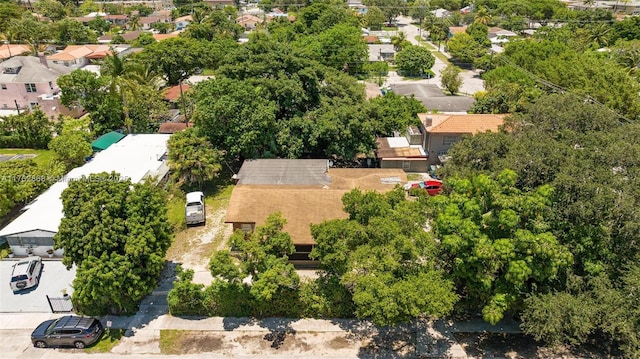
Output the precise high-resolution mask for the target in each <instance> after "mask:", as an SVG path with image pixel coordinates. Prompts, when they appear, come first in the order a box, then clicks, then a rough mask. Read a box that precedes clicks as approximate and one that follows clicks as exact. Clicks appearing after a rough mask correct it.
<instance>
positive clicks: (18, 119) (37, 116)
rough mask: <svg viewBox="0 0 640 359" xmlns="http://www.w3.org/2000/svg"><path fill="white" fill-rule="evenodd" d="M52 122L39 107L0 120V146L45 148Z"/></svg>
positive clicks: (49, 138)
mask: <svg viewBox="0 0 640 359" xmlns="http://www.w3.org/2000/svg"><path fill="white" fill-rule="evenodd" d="M52 132H53V123H52V122H51V121H50V120H49V119H48V118H47V115H46V114H45V113H44V112H42V110H40V109H39V108H36V109H35V110H34V111H32V112H31V111H26V112H23V113H21V114H19V115H9V116H7V117H5V118H3V119H2V121H0V146H1V147H5V148H7V147H8V148H35V149H40V148H45V149H46V148H47V145H48V144H49V141H51V133H52Z"/></svg>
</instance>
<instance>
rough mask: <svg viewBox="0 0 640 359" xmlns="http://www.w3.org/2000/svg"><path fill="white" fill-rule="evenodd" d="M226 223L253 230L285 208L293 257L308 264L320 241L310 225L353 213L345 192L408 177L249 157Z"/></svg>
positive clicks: (389, 185) (384, 187)
mask: <svg viewBox="0 0 640 359" xmlns="http://www.w3.org/2000/svg"><path fill="white" fill-rule="evenodd" d="M237 180H238V182H237V185H236V187H235V188H234V189H233V192H232V194H231V200H230V202H229V208H228V210H227V216H226V219H225V222H226V223H230V224H231V225H232V226H233V230H234V231H235V230H242V231H244V232H251V231H253V230H254V229H255V228H256V226H261V225H263V224H264V223H265V220H266V219H267V217H268V216H269V215H271V214H272V213H275V212H281V213H282V215H283V217H284V218H285V219H286V220H287V223H286V224H285V226H284V229H283V230H284V231H285V232H287V233H289V235H291V239H292V241H293V244H294V245H295V253H294V254H293V255H291V256H289V259H290V260H292V261H294V262H298V263H299V264H302V263H309V253H310V252H311V250H312V249H313V246H314V245H315V241H314V240H313V237H312V236H311V229H310V225H311V224H319V223H322V222H324V221H326V220H331V219H341V218H348V215H347V213H345V212H344V211H343V209H342V207H343V206H342V196H343V195H344V194H345V193H347V192H349V191H351V190H352V189H354V188H360V189H361V190H364V191H369V190H376V191H379V192H387V191H390V190H392V189H393V188H395V186H396V185H399V184H402V183H404V182H406V180H407V176H406V174H405V172H404V171H403V170H401V169H386V168H332V167H331V166H330V161H329V160H322V159H299V160H290V159H260V160H247V161H245V162H244V163H243V164H242V167H241V168H240V171H239V172H238V174H237Z"/></svg>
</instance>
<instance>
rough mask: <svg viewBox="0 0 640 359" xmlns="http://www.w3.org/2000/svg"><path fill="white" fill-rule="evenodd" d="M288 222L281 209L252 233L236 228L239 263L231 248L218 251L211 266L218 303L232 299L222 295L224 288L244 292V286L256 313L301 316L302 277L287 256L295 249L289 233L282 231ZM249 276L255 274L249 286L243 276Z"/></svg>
mask: <svg viewBox="0 0 640 359" xmlns="http://www.w3.org/2000/svg"><path fill="white" fill-rule="evenodd" d="M285 223H286V220H285V219H284V218H283V217H282V214H281V213H279V212H277V213H273V214H271V215H269V217H267V219H266V221H265V223H264V224H263V225H261V226H258V227H256V229H255V231H254V232H253V233H251V234H248V235H245V233H244V232H242V231H236V232H235V233H234V234H233V235H232V236H231V238H230V240H231V244H232V247H233V248H235V249H236V250H237V251H238V257H239V260H240V263H239V266H236V265H235V264H234V262H233V260H232V259H231V255H230V252H228V251H221V252H218V253H217V254H216V255H215V256H214V257H213V259H212V260H211V262H210V263H209V267H210V269H211V274H212V275H213V276H214V277H215V278H217V279H214V283H212V286H211V290H212V292H213V295H214V297H216V298H219V299H218V300H217V303H216V305H221V306H225V307H226V306H227V305H226V304H224V303H221V302H222V301H227V302H228V299H226V300H225V299H223V298H222V297H221V296H220V293H221V292H222V291H223V290H229V289H231V290H233V291H234V292H236V293H242V290H240V288H242V287H244V288H248V294H249V295H250V301H249V303H248V304H249V305H250V306H251V310H252V312H253V313H254V315H257V316H259V317H263V316H268V315H274V314H275V315H289V316H291V315H297V312H296V311H297V310H298V305H297V304H296V302H297V290H298V287H299V284H300V278H299V277H298V274H297V273H296V271H295V268H294V267H293V265H292V264H291V263H288V261H287V256H288V255H290V254H292V253H293V252H294V250H295V249H294V246H293V242H292V241H291V237H290V236H289V234H288V233H286V232H283V231H282V228H283V226H284V224H285ZM247 276H251V285H249V286H247V285H246V284H243V283H242V278H245V277H247ZM245 298H246V297H245ZM245 300H246V299H245ZM231 304H232V305H233V304H234V303H231ZM233 306H235V305H233ZM236 310H237V309H236Z"/></svg>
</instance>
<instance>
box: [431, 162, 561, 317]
mask: <svg viewBox="0 0 640 359" xmlns="http://www.w3.org/2000/svg"><path fill="white" fill-rule="evenodd" d="M516 180H517V175H516V173H515V172H513V171H510V170H505V171H502V172H500V173H499V174H498V175H497V176H496V177H495V179H493V178H491V177H489V176H487V175H483V174H480V175H476V176H473V177H471V178H464V179H460V178H455V179H454V178H449V179H447V180H446V181H445V188H449V191H450V195H448V196H438V197H437V198H436V200H435V201H432V202H434V203H433V206H434V222H433V232H434V235H436V236H437V237H438V238H439V239H440V241H441V250H442V255H443V256H444V257H446V258H445V262H446V263H449V265H448V267H449V269H450V270H451V273H452V275H453V278H454V280H455V281H456V285H457V286H458V288H459V290H460V291H461V292H462V293H466V294H465V297H466V298H464V300H465V301H466V302H468V304H469V305H471V306H478V307H481V308H482V314H483V317H484V319H485V320H486V321H488V322H490V323H492V324H495V323H497V322H498V321H499V320H500V319H502V318H503V316H504V313H505V312H506V311H508V310H509V309H511V308H514V307H518V305H521V302H522V300H523V299H524V296H525V293H529V292H531V291H532V290H534V288H536V287H538V286H539V287H543V286H544V285H549V284H550V281H552V280H554V279H555V278H557V276H559V275H561V274H562V273H563V272H564V271H566V270H567V269H568V267H569V266H570V265H571V264H572V263H573V257H572V254H571V252H570V251H569V250H568V248H566V247H565V246H563V245H562V244H560V243H559V242H558V239H557V238H556V237H555V236H554V235H553V233H551V231H550V229H551V228H550V223H549V222H548V221H549V213H550V208H551V200H552V195H553V189H552V188H551V187H550V186H541V187H539V188H536V189H535V190H532V191H530V192H526V191H520V190H518V189H517V188H516V187H515V184H516Z"/></svg>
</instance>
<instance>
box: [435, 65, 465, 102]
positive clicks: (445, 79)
mask: <svg viewBox="0 0 640 359" xmlns="http://www.w3.org/2000/svg"><path fill="white" fill-rule="evenodd" d="M461 71H462V70H460V68H458V67H457V66H455V65H452V64H449V65H447V67H445V68H444V69H442V70H441V71H440V76H441V78H440V85H441V86H442V87H443V88H444V89H446V90H447V91H449V93H450V94H452V95H455V94H456V93H458V90H459V89H460V86H462V76H460V72H461Z"/></svg>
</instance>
